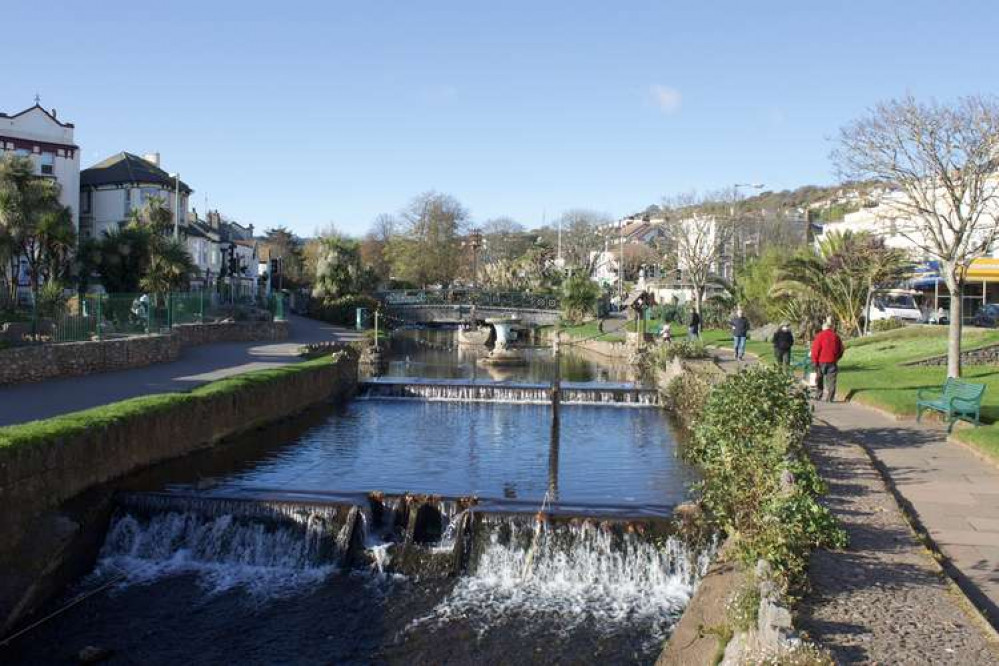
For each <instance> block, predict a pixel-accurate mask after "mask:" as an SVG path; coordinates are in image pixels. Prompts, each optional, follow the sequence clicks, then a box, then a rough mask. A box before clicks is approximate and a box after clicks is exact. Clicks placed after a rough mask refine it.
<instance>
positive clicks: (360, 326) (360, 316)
mask: <svg viewBox="0 0 999 666" xmlns="http://www.w3.org/2000/svg"><path fill="white" fill-rule="evenodd" d="M367 316H368V308H357V330H359V331H363V330H364V320H365V318H367Z"/></svg>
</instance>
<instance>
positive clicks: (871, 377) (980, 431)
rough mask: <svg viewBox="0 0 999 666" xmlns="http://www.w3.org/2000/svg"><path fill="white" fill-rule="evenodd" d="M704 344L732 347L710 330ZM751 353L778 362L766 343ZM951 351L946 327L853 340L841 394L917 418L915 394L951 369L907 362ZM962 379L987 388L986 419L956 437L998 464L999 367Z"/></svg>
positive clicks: (976, 336)
mask: <svg viewBox="0 0 999 666" xmlns="http://www.w3.org/2000/svg"><path fill="white" fill-rule="evenodd" d="M703 338H704V341H705V343H708V344H716V345H721V346H730V345H731V344H732V336H731V335H730V334H729V333H728V332H727V331H719V330H712V331H705V332H704V334H703ZM997 343H999V331H992V330H981V329H969V330H965V331H964V337H963V340H962V345H961V348H962V349H963V350H969V349H975V348H978V347H984V346H988V345H993V344H997ZM746 347H747V351H750V352H752V353H755V354H758V355H759V356H760V358H761V360H763V361H765V362H772V361H773V348H772V347H771V346H770V344H769V343H767V342H764V341H757V340H750V341H749V342H748V343H747V345H746ZM804 353H807V347H805V346H804V345H799V346H796V347H795V350H794V354H795V358H800V355H801V354H804ZM946 353H947V328H946V327H944V326H910V327H907V328H902V329H898V330H895V331H888V332H886V333H879V334H876V335H872V336H869V337H866V338H859V339H856V340H850V341H848V342H847V344H846V353H845V354H844V355H843V360H842V361H840V364H839V369H840V372H839V380H838V387H837V392H838V393H839V395H841V396H843V397H845V398H847V399H849V400H851V401H855V402H859V403H863V404H865V405H870V406H871V407H876V408H878V409H881V410H884V411H886V412H889V413H892V414H897V415H899V416H903V417H915V415H916V393H917V392H918V391H919V389H921V388H927V389H933V388H939V387H940V386H942V385H943V383H944V381H945V380H946V379H947V368H946V367H944V366H936V367H913V366H906V365H904V364H905V363H908V362H911V361H919V360H922V359H926V358H930V357H933V356H941V355H943V354H946ZM962 376H963V379H965V380H967V381H969V382H976V383H980V384H985V386H986V389H985V396H984V397H983V400H982V421H983V423H984V424H985V425H982V426H981V427H978V428H962V427H957V428H955V430H954V437H955V438H956V439H958V440H960V441H961V442H964V443H967V444H969V445H971V446H973V447H975V448H976V449H978V450H979V451H981V452H982V453H984V454H986V455H988V456H990V457H992V458H993V459H996V460H999V367H995V366H984V365H966V366H964V368H963V369H962Z"/></svg>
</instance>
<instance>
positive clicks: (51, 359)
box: [0, 321, 289, 384]
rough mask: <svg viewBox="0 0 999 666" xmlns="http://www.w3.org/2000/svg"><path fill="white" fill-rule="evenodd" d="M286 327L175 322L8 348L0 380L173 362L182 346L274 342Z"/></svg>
mask: <svg viewBox="0 0 999 666" xmlns="http://www.w3.org/2000/svg"><path fill="white" fill-rule="evenodd" d="M288 331H289V328H288V322H286V321H255V322H223V323H213V324H180V325H178V326H175V327H174V328H173V329H172V330H171V331H170V332H169V333H162V334H153V335H137V336H131V337H123V338H112V339H108V340H88V341H85V342H58V343H46V344H33V345H23V346H17V347H11V348H9V349H4V350H0V384H18V383H21V382H37V381H42V380H45V379H53V378H56V377H73V376H79V375H89V374H94V373H98V372H110V371H113V370H126V369H128V368H141V367H143V366H147V365H152V364H154V363H167V362H169V361H175V360H177V357H178V356H179V355H180V350H181V349H182V348H183V347H185V346H187V345H203V344H209V343H212V342H249V341H253V340H262V341H279V340H285V339H287V338H288Z"/></svg>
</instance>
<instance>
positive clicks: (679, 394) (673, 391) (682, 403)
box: [666, 372, 711, 421]
mask: <svg viewBox="0 0 999 666" xmlns="http://www.w3.org/2000/svg"><path fill="white" fill-rule="evenodd" d="M710 393H711V383H710V382H709V381H708V380H707V378H706V377H704V376H703V375H701V374H698V373H695V372H684V373H682V374H679V375H677V376H676V377H674V378H673V380H672V381H671V382H670V383H669V386H667V387H666V397H667V399H668V400H669V404H670V406H671V407H672V408H673V411H674V413H675V414H676V415H677V416H679V417H680V418H681V419H683V420H685V421H686V420H687V419H689V418H690V417H691V415H693V414H699V413H700V412H701V410H702V409H704V404H705V403H706V402H707V401H708V395H709V394H710Z"/></svg>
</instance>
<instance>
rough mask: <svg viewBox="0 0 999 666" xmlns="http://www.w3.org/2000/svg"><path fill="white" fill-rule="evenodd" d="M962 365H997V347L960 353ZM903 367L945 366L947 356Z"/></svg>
mask: <svg viewBox="0 0 999 666" xmlns="http://www.w3.org/2000/svg"><path fill="white" fill-rule="evenodd" d="M961 364H962V365H999V345H989V346H988V347H980V348H978V349H968V350H967V351H963V352H961ZM903 365H913V366H934V367H935V366H946V365H947V355H946V354H944V355H943V356H933V357H931V358H924V359H922V360H920V361H910V362H909V363H903Z"/></svg>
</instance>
